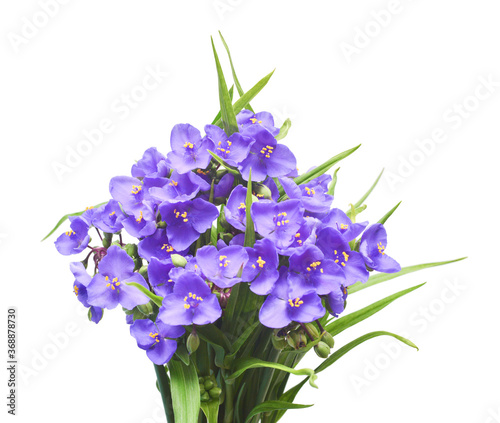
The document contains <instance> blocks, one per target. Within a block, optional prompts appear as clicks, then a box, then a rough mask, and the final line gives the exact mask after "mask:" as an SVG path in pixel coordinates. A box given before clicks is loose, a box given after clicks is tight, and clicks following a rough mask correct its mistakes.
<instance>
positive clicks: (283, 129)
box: [275, 119, 292, 141]
mask: <svg viewBox="0 0 500 423" xmlns="http://www.w3.org/2000/svg"><path fill="white" fill-rule="evenodd" d="M291 127H292V121H291V120H290V119H287V120H285V122H283V125H281V128H280V132H279V134H278V135H276V136H275V138H276V140H277V141H279V140H282V139H283V138H285V137H286V136H287V135H288V131H289V130H290V128H291Z"/></svg>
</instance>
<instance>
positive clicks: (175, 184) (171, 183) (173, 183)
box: [169, 179, 179, 187]
mask: <svg viewBox="0 0 500 423" xmlns="http://www.w3.org/2000/svg"><path fill="white" fill-rule="evenodd" d="M169 185H170V186H173V187H176V186H177V185H179V182H177V181H174V180H173V179H171V180H170V183H169Z"/></svg>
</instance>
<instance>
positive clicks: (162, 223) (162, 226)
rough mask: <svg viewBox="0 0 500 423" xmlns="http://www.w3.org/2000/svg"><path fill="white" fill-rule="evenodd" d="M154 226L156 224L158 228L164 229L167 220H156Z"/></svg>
mask: <svg viewBox="0 0 500 423" xmlns="http://www.w3.org/2000/svg"><path fill="white" fill-rule="evenodd" d="M156 226H157V227H158V228H160V229H165V228H166V227H167V222H163V221H161V222H158V223H157V224H156Z"/></svg>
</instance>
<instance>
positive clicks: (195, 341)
mask: <svg viewBox="0 0 500 423" xmlns="http://www.w3.org/2000/svg"><path fill="white" fill-rule="evenodd" d="M199 346H200V337H199V336H198V334H197V333H196V332H191V333H190V334H189V336H188V339H187V341H186V347H187V350H188V353H189V355H191V354H193V353H194V352H196V350H197V349H198V347H199Z"/></svg>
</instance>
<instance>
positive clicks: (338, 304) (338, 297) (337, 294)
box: [327, 285, 347, 317]
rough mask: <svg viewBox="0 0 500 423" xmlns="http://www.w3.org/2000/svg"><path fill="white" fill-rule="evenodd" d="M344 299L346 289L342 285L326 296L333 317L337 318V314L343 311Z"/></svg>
mask: <svg viewBox="0 0 500 423" xmlns="http://www.w3.org/2000/svg"><path fill="white" fill-rule="evenodd" d="M346 299H347V288H346V287H345V286H343V285H341V286H340V287H339V288H338V289H335V290H334V291H332V292H330V293H329V294H328V297H327V301H328V308H329V311H330V313H331V314H332V315H333V316H335V317H339V314H341V313H342V312H343V311H344V309H345V300H346Z"/></svg>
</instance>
